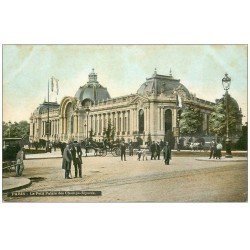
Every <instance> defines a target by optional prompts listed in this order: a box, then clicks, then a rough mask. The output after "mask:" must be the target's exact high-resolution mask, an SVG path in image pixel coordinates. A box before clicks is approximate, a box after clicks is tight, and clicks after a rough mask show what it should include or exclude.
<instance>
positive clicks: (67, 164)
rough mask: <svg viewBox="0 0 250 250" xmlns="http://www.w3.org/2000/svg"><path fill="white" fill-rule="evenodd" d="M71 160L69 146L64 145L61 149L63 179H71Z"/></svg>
mask: <svg viewBox="0 0 250 250" xmlns="http://www.w3.org/2000/svg"><path fill="white" fill-rule="evenodd" d="M71 161H72V154H71V151H70V146H69V144H68V145H66V147H65V149H64V151H63V162H62V169H64V170H65V179H71V178H70V177H69V174H70V171H71Z"/></svg>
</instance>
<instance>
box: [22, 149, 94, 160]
mask: <svg viewBox="0 0 250 250" xmlns="http://www.w3.org/2000/svg"><path fill="white" fill-rule="evenodd" d="M82 151H83V152H82V156H83V157H85V150H82ZM87 155H88V156H94V151H93V152H89V153H88V154H87ZM56 158H62V155H61V151H60V150H57V151H52V152H51V153H49V152H47V153H40V154H27V155H26V159H25V160H38V159H39V160H40V159H56Z"/></svg>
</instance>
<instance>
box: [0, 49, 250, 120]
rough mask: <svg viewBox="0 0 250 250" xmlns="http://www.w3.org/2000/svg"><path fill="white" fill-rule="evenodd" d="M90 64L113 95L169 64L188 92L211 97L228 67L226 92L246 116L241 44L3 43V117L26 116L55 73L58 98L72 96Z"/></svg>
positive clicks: (133, 89) (244, 59)
mask: <svg viewBox="0 0 250 250" xmlns="http://www.w3.org/2000/svg"><path fill="white" fill-rule="evenodd" d="M92 68H95V72H96V73H97V74H98V80H99V82H100V83H101V84H102V85H103V86H105V87H107V88H108V91H109V93H110V95H111V97H116V96H121V95H126V94H130V93H135V92H136V91H137V89H138V88H139V87H140V85H141V84H142V83H143V82H144V81H145V79H146V78H147V77H150V76H151V75H152V74H153V72H154V68H157V72H158V73H159V74H169V69H170V68H171V69H172V74H173V76H174V77H175V78H178V79H181V82H182V83H183V84H184V85H185V86H186V87H187V88H188V89H189V91H190V92H192V93H196V96H197V97H199V98H203V99H206V100H210V101H215V99H216V98H220V97H221V96H222V95H223V93H224V90H223V88H222V84H221V79H222V78H223V76H224V74H225V72H227V73H228V74H229V76H230V77H231V78H232V83H231V88H230V90H229V92H230V94H231V95H232V96H233V97H234V98H235V99H236V100H237V101H238V103H239V105H240V107H241V108H242V111H243V115H244V116H245V117H244V118H243V121H244V122H245V121H246V120H247V117H246V116H247V46H245V45H226V46H222V45H210V46H209V45H88V46H87V45H18V46H15V45H4V46H3V120H4V121H9V120H10V121H12V122H13V121H20V120H28V119H29V117H30V114H31V113H32V112H33V111H34V110H35V108H36V107H37V106H38V105H39V104H40V103H42V102H43V101H44V98H45V97H46V96H47V82H48V78H50V77H51V76H54V77H56V78H57V79H59V88H60V90H59V96H58V97H57V100H58V101H59V102H60V101H61V99H62V98H63V97H64V96H74V94H75V93H76V91H77V90H78V88H79V86H81V85H83V84H85V83H86V82H87V80H88V74H89V73H90V72H91V69H92ZM51 98H55V97H53V96H51Z"/></svg>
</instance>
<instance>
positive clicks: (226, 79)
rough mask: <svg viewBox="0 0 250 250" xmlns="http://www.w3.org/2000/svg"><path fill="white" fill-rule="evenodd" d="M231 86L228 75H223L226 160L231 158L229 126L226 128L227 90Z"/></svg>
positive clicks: (227, 116)
mask: <svg viewBox="0 0 250 250" xmlns="http://www.w3.org/2000/svg"><path fill="white" fill-rule="evenodd" d="M230 84H231V78H230V77H229V76H228V74H225V76H224V77H223V78H222V86H223V88H224V90H225V91H226V92H225V97H226V122H227V138H226V156H225V157H226V158H232V157H233V156H232V152H231V140H230V138H229V126H228V120H229V111H228V90H229V89H230Z"/></svg>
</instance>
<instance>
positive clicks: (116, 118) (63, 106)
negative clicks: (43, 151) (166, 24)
mask: <svg viewBox="0 0 250 250" xmlns="http://www.w3.org/2000/svg"><path fill="white" fill-rule="evenodd" d="M187 106H193V107H197V108H199V109H200V110H201V112H202V114H203V125H202V130H203V132H205V133H208V132H209V131H208V129H209V128H208V127H209V126H208V123H209V114H210V113H211V112H212V111H213V106H214V103H212V102H209V101H206V100H202V99H199V98H197V97H196V96H195V95H193V94H191V93H190V92H189V91H188V89H187V88H186V87H185V86H184V85H183V84H182V83H181V82H180V80H179V79H175V78H174V77H173V76H172V74H171V71H170V73H169V74H168V75H159V74H157V72H156V70H155V72H154V74H153V75H152V76H151V77H149V78H146V81H145V82H144V83H143V84H142V85H141V86H140V87H139V89H138V91H137V93H135V94H131V95H124V96H120V97H116V98H111V97H110V94H109V92H108V90H107V88H105V87H103V86H102V85H101V84H100V83H99V82H98V80H97V74H96V73H95V72H94V70H93V71H92V72H91V73H90V74H89V80H88V82H87V83H86V84H85V85H83V86H81V87H80V88H79V89H78V91H77V92H76V94H75V96H74V97H71V96H66V97H64V98H63V99H62V101H61V103H60V104H58V103H56V102H50V103H48V102H44V103H43V104H41V105H39V107H37V108H36V110H35V111H34V112H33V113H32V114H31V117H30V140H31V141H38V140H39V139H45V140H47V138H48V137H47V132H48V131H50V132H49V140H50V141H69V140H77V141H81V140H84V139H86V138H88V137H89V136H90V135H91V136H92V138H93V139H94V140H97V141H102V140H103V134H104V130H105V129H107V127H108V123H111V124H112V126H114V128H115V139H117V138H119V139H121V138H123V139H124V140H125V141H126V142H129V141H135V140H136V138H137V137H138V136H139V137H140V138H141V139H142V140H143V141H144V142H145V141H147V138H148V136H149V134H150V136H151V138H152V140H155V141H156V140H160V139H164V136H165V135H166V133H167V131H175V128H176V127H178V119H177V118H178V113H179V112H181V110H182V109H183V108H185V107H187ZM48 107H49V115H48ZM48 117H49V119H48ZM48 120H49V127H50V129H49V130H46V124H48V123H47V121H48Z"/></svg>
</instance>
